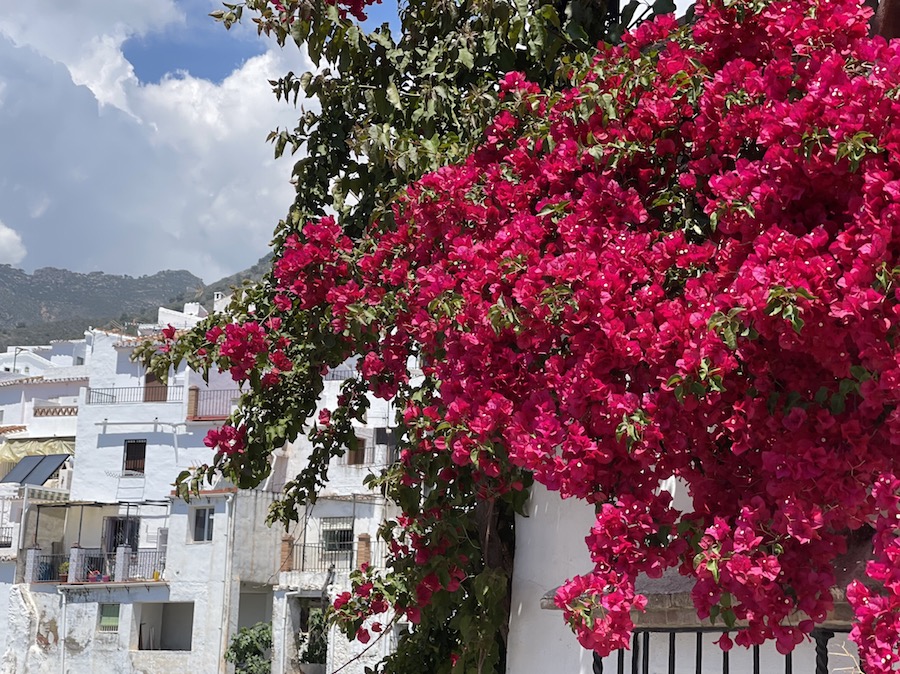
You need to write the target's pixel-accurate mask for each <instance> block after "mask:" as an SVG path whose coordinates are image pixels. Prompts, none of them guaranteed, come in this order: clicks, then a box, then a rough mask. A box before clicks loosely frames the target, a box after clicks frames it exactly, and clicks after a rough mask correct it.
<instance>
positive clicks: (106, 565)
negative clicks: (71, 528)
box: [69, 549, 116, 583]
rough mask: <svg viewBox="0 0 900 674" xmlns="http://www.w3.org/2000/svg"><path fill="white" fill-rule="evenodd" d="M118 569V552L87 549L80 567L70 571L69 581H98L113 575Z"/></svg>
mask: <svg viewBox="0 0 900 674" xmlns="http://www.w3.org/2000/svg"><path fill="white" fill-rule="evenodd" d="M115 570H116V553H115V552H104V551H103V550H100V549H91V550H86V551H85V554H84V555H83V556H82V557H81V564H80V565H79V568H77V569H72V570H71V571H70V576H69V581H70V582H78V583H83V582H86V581H96V580H100V579H102V578H103V577H104V576H108V577H109V578H112V577H113V573H114V572H115Z"/></svg>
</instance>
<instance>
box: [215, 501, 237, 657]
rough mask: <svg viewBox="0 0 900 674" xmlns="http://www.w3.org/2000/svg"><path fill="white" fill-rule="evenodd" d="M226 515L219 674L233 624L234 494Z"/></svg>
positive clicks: (226, 502)
mask: <svg viewBox="0 0 900 674" xmlns="http://www.w3.org/2000/svg"><path fill="white" fill-rule="evenodd" d="M225 513H226V519H227V520H228V532H227V535H226V536H227V537H226V539H225V592H224V597H223V606H222V619H223V623H222V625H221V627H220V628H219V634H220V636H219V665H218V672H219V674H224V672H225V667H226V664H225V651H226V650H228V627H229V625H230V624H231V586H232V580H231V576H232V573H233V571H234V526H235V525H234V520H235V516H234V494H227V495H226V496H225Z"/></svg>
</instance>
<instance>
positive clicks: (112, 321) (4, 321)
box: [0, 253, 272, 350]
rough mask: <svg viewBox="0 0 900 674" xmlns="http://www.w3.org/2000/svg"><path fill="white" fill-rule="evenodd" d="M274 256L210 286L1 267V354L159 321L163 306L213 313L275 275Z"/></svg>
mask: <svg viewBox="0 0 900 674" xmlns="http://www.w3.org/2000/svg"><path fill="white" fill-rule="evenodd" d="M271 257H272V255H271V253H269V254H268V255H265V256H263V257H262V258H260V259H259V260H258V261H257V262H256V263H255V264H254V265H252V266H251V267H249V268H248V269H245V270H243V271H240V272H238V273H236V274H232V275H230V276H226V277H225V278H223V279H220V280H218V281H215V282H213V283H211V284H209V285H205V284H204V283H203V281H202V280H201V279H200V278H199V277H197V276H195V275H194V274H192V273H190V272H189V271H186V270H183V269H178V270H171V269H167V270H163V271H159V272H157V273H155V274H151V275H143V276H138V277H133V276H129V275H127V274H106V273H104V272H89V273H81V272H73V271H69V270H67V269H60V268H58V267H41V268H40V269H35V270H34V272H32V273H31V274H29V273H26V272H25V271H23V270H21V269H18V268H15V267H13V266H12V265H9V264H3V265H0V350H5V349H6V348H7V347H8V346H11V345H32V344H46V343H47V342H50V341H53V340H58V339H78V338H80V337H81V336H82V335H83V334H84V331H85V330H86V329H87V328H89V327H117V328H121V327H123V326H125V325H127V324H133V323H137V322H150V321H154V320H156V312H157V308H158V307H161V306H165V307H169V308H172V309H181V308H182V306H183V304H184V303H185V302H200V303H201V304H203V305H204V306H205V307H206V308H207V309H210V310H211V309H212V299H213V295H214V293H215V292H229V290H230V288H231V287H233V286H239V285H241V284H242V283H243V281H244V280H246V279H249V280H251V281H257V280H259V279H261V278H262V276H263V275H264V274H265V272H266V271H267V270H268V269H269V266H270V265H269V263H270V260H271Z"/></svg>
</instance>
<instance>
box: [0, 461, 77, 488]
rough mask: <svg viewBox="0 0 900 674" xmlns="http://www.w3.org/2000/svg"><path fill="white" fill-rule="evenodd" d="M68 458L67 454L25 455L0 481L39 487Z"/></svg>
mask: <svg viewBox="0 0 900 674" xmlns="http://www.w3.org/2000/svg"><path fill="white" fill-rule="evenodd" d="M68 458H69V455H68V454H53V455H51V456H26V457H25V458H23V459H22V460H21V461H19V463H17V464H16V465H15V467H14V468H13V469H12V470H11V471H9V473H8V474H7V475H6V477H4V478H3V479H2V480H0V482H17V483H19V484H33V485H35V486H38V487H41V486H43V484H44V483H45V482H46V481H47V480H49V479H50V476H51V475H53V473H55V472H56V471H57V470H59V467H60V466H62V465H63V464H64V463H65V462H66V459H68Z"/></svg>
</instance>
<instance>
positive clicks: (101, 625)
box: [97, 604, 119, 632]
mask: <svg viewBox="0 0 900 674" xmlns="http://www.w3.org/2000/svg"><path fill="white" fill-rule="evenodd" d="M98 614H99V620H98V621H97V631H98V632H118V631H119V604H100V607H99V611H98Z"/></svg>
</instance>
